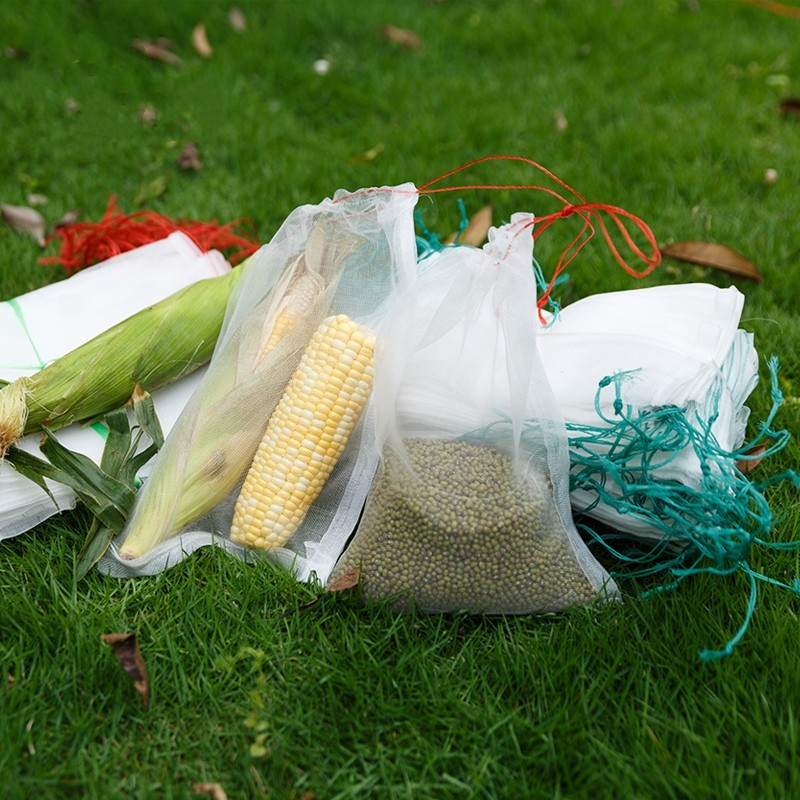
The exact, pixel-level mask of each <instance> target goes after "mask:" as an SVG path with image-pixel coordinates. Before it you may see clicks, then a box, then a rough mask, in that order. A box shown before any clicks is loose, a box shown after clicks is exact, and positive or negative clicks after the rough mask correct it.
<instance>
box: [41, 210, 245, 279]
mask: <svg viewBox="0 0 800 800" xmlns="http://www.w3.org/2000/svg"><path fill="white" fill-rule="evenodd" d="M116 206H117V198H116V196H113V195H112V197H111V198H110V199H109V202H108V208H107V209H106V212H105V214H104V215H103V218H102V219H101V220H100V221H99V222H77V223H74V224H72V225H65V226H64V227H62V228H58V229H57V230H56V231H55V232H54V233H53V234H51V235H50V236H49V237H48V239H47V243H48V244H49V243H50V242H51V241H54V240H60V247H59V255H57V256H49V257H47V258H41V259H39V263H40V264H61V265H62V266H63V267H64V268H65V270H66V271H67V274H68V275H71V274H72V273H74V272H78V271H79V270H81V269H83V268H84V267H88V266H91V265H92V264H96V263H97V262H99V261H105V260H106V259H109V258H111V257H112V256H116V255H119V254H120V253H125V252H127V251H128V250H133V249H135V248H137V247H142V246H143V245H146V244H150V243H151V242H155V241H158V240H159V239H164V238H166V237H167V236H169V235H170V234H171V233H174V232H175V231H181V232H182V233H184V234H185V235H186V236H188V237H189V238H190V239H191V240H192V241H193V242H194V243H195V244H196V245H197V247H198V248H199V249H200V250H202V251H203V252H204V253H207V252H208V251H209V250H213V249H216V250H221V251H232V252H229V253H228V254H226V257H227V259H228V260H229V261H230V262H231V263H232V264H238V263H239V262H240V261H242V260H244V259H245V258H247V257H248V256H250V255H252V254H253V253H255V252H256V250H258V248H259V247H260V244H259V242H258V237H257V235H256V230H255V225H253V223H252V222H251V221H249V220H244V219H237V220H234V221H232V222H229V223H227V224H225V225H220V224H219V223H217V222H216V221H215V220H213V221H211V222H198V221H196V220H190V219H179V220H172V219H170V218H169V217H165V216H163V215H161V214H159V213H158V212H156V211H146V210H144V211H135V212H133V213H132V214H124V213H122V212H121V211H117V207H116Z"/></svg>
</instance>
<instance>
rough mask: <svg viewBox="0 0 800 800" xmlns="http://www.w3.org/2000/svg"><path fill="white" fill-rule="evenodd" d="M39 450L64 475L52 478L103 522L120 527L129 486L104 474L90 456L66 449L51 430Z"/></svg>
mask: <svg viewBox="0 0 800 800" xmlns="http://www.w3.org/2000/svg"><path fill="white" fill-rule="evenodd" d="M40 449H41V451H42V453H43V454H44V455H45V456H47V458H48V460H49V461H50V463H51V464H52V465H53V466H54V467H56V468H57V470H58V471H59V472H61V473H62V474H63V475H64V476H65V477H66V479H64V478H56V480H60V481H61V482H62V483H66V484H67V486H69V487H70V488H71V489H72V490H73V491H74V492H75V494H77V495H78V497H79V498H80V500H81V501H82V502H83V504H84V505H85V506H86V507H87V508H88V509H89V511H91V513H92V514H94V515H95V516H96V517H98V519H99V520H100V521H101V522H102V523H103V524H105V525H107V526H108V527H109V528H117V529H119V530H122V527H123V526H124V524H125V518H126V517H127V515H128V512H129V511H130V509H131V506H133V501H134V498H135V496H136V494H135V492H134V491H133V490H132V489H131V488H130V487H128V486H126V485H125V484H124V483H122V482H121V481H118V480H117V479H116V478H113V477H112V476H111V475H108V474H107V473H105V472H104V471H103V470H102V469H101V468H100V467H99V466H98V465H97V464H95V463H94V461H92V459H91V458H87V457H86V456H84V455H82V454H81V453H74V452H72V451H71V450H68V449H67V448H66V447H64V446H63V445H62V444H61V443H60V442H59V441H58V440H57V439H56V438H55V436H54V435H53V433H52V431H47V430H46V431H45V438H44V440H43V441H42V443H41V445H40Z"/></svg>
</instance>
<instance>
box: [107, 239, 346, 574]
mask: <svg viewBox="0 0 800 800" xmlns="http://www.w3.org/2000/svg"><path fill="white" fill-rule="evenodd" d="M353 247H354V241H353V239H352V237H346V236H345V237H343V236H341V235H337V233H336V232H335V231H332V230H330V229H329V228H328V227H327V226H326V225H325V224H324V223H320V224H318V225H317V226H316V227H314V228H313V229H312V231H311V234H310V235H309V239H308V245H307V247H306V249H305V251H304V252H302V253H300V254H299V255H297V256H295V257H294V258H293V259H292V260H291V261H289V262H287V263H286V264H285V265H284V268H283V269H282V270H280V273H279V276H278V277H277V279H276V281H275V284H274V287H273V289H272V290H271V291H270V292H268V293H267V294H266V295H265V296H264V297H263V298H262V300H261V301H260V302H256V303H255V304H254V305H253V307H252V309H251V310H250V311H249V312H248V313H247V315H246V316H245V317H244V319H242V320H241V321H240V323H239V324H238V325H237V327H236V331H235V333H234V334H232V335H230V336H229V337H228V338H227V339H226V341H224V342H223V343H222V345H221V347H220V349H219V351H218V352H217V353H215V355H214V361H213V362H212V365H211V367H210V369H209V372H208V373H207V374H206V376H205V378H204V382H203V384H202V385H201V387H200V389H199V390H198V392H196V393H195V395H193V397H192V399H191V400H190V403H189V405H188V406H187V408H186V409H185V410H184V413H183V415H182V418H181V419H179V421H178V423H177V424H176V427H175V429H174V430H173V432H172V434H171V435H170V436H169V437H168V438H167V441H166V443H165V446H164V447H163V448H162V450H161V451H160V453H159V455H158V457H157V459H156V461H155V462H154V466H153V471H152V473H151V475H150V478H149V479H148V481H147V484H146V485H145V487H144V490H143V492H142V493H141V496H140V497H139V498H138V499H137V502H136V504H135V505H134V508H133V512H132V514H131V517H130V518H129V520H128V523H127V525H126V528H125V530H124V531H123V534H122V536H123V541H122V544H121V546H120V550H119V556H120V558H122V559H123V560H134V559H137V558H140V557H141V556H143V555H144V554H146V553H148V552H149V551H150V550H152V549H153V548H154V547H155V546H156V545H157V544H159V543H160V542H162V541H164V540H165V539H168V538H169V537H171V536H173V535H174V534H176V533H178V532H179V531H181V530H182V529H183V528H185V527H186V526H187V525H189V524H190V523H192V522H194V521H195V520H197V519H199V518H201V517H202V516H204V515H205V514H207V513H208V512H210V511H211V510H212V509H214V508H215V507H216V506H217V505H219V504H220V503H221V502H222V501H223V500H224V499H225V498H226V497H227V496H228V495H229V494H230V493H231V492H232V491H233V490H234V489H235V488H236V486H237V484H238V483H240V482H241V480H242V478H243V477H244V475H245V473H246V471H247V469H248V467H249V466H250V463H251V462H252V460H253V456H254V455H255V451H256V449H257V447H258V444H259V442H260V441H261V438H262V436H263V433H264V430H265V428H266V425H267V422H268V420H269V417H270V415H271V413H272V411H273V410H274V408H275V406H276V405H277V402H278V400H279V399H280V396H281V394H282V392H283V389H284V387H285V386H286V383H287V382H288V380H289V378H290V377H291V375H292V373H293V372H294V369H295V367H296V366H297V364H298V362H299V360H300V357H301V356H302V353H303V350H304V348H305V346H306V344H307V342H308V340H309V339H310V338H311V335H312V334H313V332H314V330H315V329H316V327H317V325H318V324H319V321H320V320H321V319H322V318H323V317H324V316H325V315H326V313H327V310H328V308H329V306H330V302H331V298H332V297H333V294H334V292H335V290H336V286H337V282H338V275H339V274H340V272H341V269H342V263H343V261H344V260H345V259H346V258H347V256H348V255H349V254H350V253H351V252H352V249H353ZM257 258H258V257H254V267H257V264H256V263H255V261H256V260H257ZM262 266H266V265H262ZM257 268H258V267H257ZM239 291H240V292H241V293H242V294H246V293H247V292H248V286H247V284H246V283H245V284H243V285H242V287H240V290H239ZM231 303H232V304H235V299H232V301H231ZM287 323H288V324H287ZM276 332H280V335H279V336H276V335H273V334H276Z"/></svg>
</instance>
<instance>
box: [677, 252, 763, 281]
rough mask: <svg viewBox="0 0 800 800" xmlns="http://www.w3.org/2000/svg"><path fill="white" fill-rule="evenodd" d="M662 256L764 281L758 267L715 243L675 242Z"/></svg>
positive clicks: (740, 276) (738, 254) (739, 254)
mask: <svg viewBox="0 0 800 800" xmlns="http://www.w3.org/2000/svg"><path fill="white" fill-rule="evenodd" d="M661 255H662V256H664V257H666V258H674V259H675V260H676V261H687V262H689V263H690V264H700V265H701V266H703V267H713V268H714V269H719V270H722V271H723V272H727V273H729V274H731V275H735V276H736V277H738V278H749V279H750V280H753V281H756V282H757V283H761V281H762V280H763V279H764V278H763V276H762V275H761V273H760V272H759V271H758V268H757V267H756V265H755V264H754V263H753V262H752V261H750V260H749V259H747V258H745V257H744V256H743V255H741V253H737V252H736V251H735V250H734V249H733V248H731V247H728V246H727V245H724V244H716V243H714V242H674V243H673V244H671V245H668V246H667V247H664V248H663V249H662V250H661Z"/></svg>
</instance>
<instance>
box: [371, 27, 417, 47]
mask: <svg viewBox="0 0 800 800" xmlns="http://www.w3.org/2000/svg"><path fill="white" fill-rule="evenodd" d="M381 36H383V38H384V39H387V40H388V41H390V42H394V43H395V44H398V45H400V47H404V48H405V49H406V50H418V49H419V48H420V47H422V39H420V38H419V36H417V34H416V33H414V31H412V30H409V29H408V28H398V27H397V26H396V25H384V26H383V28H381Z"/></svg>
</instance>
